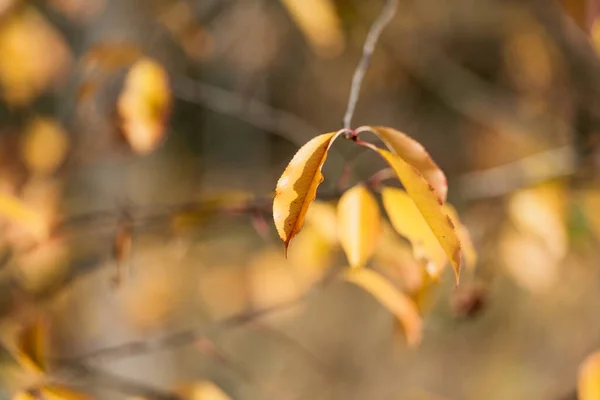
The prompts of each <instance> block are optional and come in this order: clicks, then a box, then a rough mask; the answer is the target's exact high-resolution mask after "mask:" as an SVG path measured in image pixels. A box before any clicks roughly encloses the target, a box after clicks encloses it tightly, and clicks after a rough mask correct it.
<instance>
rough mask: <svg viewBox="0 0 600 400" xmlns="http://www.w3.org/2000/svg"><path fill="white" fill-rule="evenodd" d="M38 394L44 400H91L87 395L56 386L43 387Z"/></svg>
mask: <svg viewBox="0 0 600 400" xmlns="http://www.w3.org/2000/svg"><path fill="white" fill-rule="evenodd" d="M40 392H41V395H42V398H43V399H44V400H92V398H91V397H90V396H88V395H85V394H83V393H79V392H76V391H74V390H72V389H69V388H67V387H65V386H62V385H56V384H50V385H45V386H44V387H43V388H42V390H41V391H40Z"/></svg>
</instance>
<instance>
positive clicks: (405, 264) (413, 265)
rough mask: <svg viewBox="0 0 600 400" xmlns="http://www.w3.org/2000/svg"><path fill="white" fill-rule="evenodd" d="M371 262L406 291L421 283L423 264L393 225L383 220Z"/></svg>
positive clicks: (413, 289)
mask: <svg viewBox="0 0 600 400" xmlns="http://www.w3.org/2000/svg"><path fill="white" fill-rule="evenodd" d="M373 262H374V264H376V265H377V269H378V270H381V271H382V272H383V273H384V275H386V276H387V277H388V278H389V279H390V280H392V281H393V282H394V283H395V284H398V285H401V286H402V288H403V289H404V290H405V291H406V292H408V293H414V292H416V291H417V290H418V289H419V288H420V287H421V286H422V285H423V269H424V267H423V265H422V263H420V262H419V261H418V260H417V259H416V258H415V256H414V254H413V250H412V249H411V246H410V244H409V243H407V242H406V241H403V240H402V239H401V238H400V237H399V236H398V233H396V231H395V230H394V228H393V227H391V226H390V225H389V223H387V221H385V222H384V223H383V225H382V234H381V240H380V241H379V245H378V246H377V250H376V251H375V254H374V255H373Z"/></svg>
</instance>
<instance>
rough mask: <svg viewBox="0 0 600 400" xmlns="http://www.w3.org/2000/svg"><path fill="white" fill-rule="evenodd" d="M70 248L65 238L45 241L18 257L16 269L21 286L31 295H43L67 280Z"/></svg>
mask: <svg viewBox="0 0 600 400" xmlns="http://www.w3.org/2000/svg"><path fill="white" fill-rule="evenodd" d="M68 255H69V246H68V245H67V243H66V240H65V238H64V237H54V238H51V239H50V240H46V241H43V242H42V243H39V244H38V245H37V246H35V247H34V248H33V249H31V250H28V251H25V252H23V253H22V254H19V255H18V258H17V262H16V268H17V279H18V280H19V284H20V286H21V287H22V288H23V289H24V290H25V291H27V292H29V293H42V292H44V291H45V290H46V289H48V288H50V287H52V286H54V285H56V284H57V283H59V282H60V281H61V280H63V279H65V277H66V276H67V274H68V272H69V266H70V264H69V262H68Z"/></svg>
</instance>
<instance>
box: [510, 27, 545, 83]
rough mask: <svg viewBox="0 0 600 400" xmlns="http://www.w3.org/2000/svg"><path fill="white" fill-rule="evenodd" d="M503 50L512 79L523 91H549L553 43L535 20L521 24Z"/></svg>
mask: <svg viewBox="0 0 600 400" xmlns="http://www.w3.org/2000/svg"><path fill="white" fill-rule="evenodd" d="M516 29H517V32H516V33H513V34H511V36H510V37H509V38H508V40H507V41H506V43H505V45H504V47H503V55H504V61H505V64H506V68H507V70H508V73H509V76H510V78H511V79H512V80H513V81H514V82H515V84H516V85H517V87H518V88H519V89H523V90H528V89H545V88H547V87H548V86H549V85H550V84H551V82H552V74H553V71H552V66H553V64H554V60H553V59H552V54H551V47H550V43H549V40H548V39H547V38H546V36H545V32H544V30H543V29H540V27H539V26H537V24H536V22H535V21H533V20H532V21H529V20H526V21H524V22H522V25H521V24H518V25H517V27H516Z"/></svg>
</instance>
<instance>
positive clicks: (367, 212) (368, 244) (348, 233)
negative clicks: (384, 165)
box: [337, 185, 381, 268]
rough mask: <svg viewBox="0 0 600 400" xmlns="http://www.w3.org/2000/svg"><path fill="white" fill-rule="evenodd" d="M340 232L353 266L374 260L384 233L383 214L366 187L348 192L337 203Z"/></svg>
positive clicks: (342, 242) (359, 187) (345, 250)
mask: <svg viewBox="0 0 600 400" xmlns="http://www.w3.org/2000/svg"><path fill="white" fill-rule="evenodd" d="M337 215H338V232H339V236H340V242H341V244H342V248H343V249H344V252H345V253H346V257H348V262H349V263H350V266H351V267H354V268H357V267H362V266H364V265H365V263H366V262H367V261H368V260H369V258H371V256H372V255H373V252H374V251H375V246H376V245H377V241H378V239H379V236H380V233H381V215H380V214H379V205H378V204H377V200H375V197H373V195H372V194H371V192H369V190H368V189H367V188H366V187H364V186H363V185H357V186H355V187H353V188H351V189H349V190H347V191H346V192H345V193H344V194H343V195H342V197H341V198H340V201H339V203H338V210H337Z"/></svg>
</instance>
